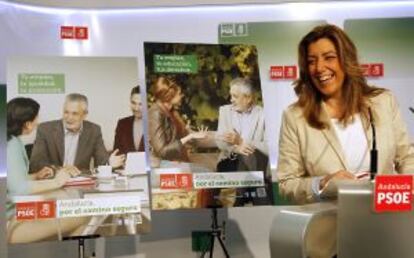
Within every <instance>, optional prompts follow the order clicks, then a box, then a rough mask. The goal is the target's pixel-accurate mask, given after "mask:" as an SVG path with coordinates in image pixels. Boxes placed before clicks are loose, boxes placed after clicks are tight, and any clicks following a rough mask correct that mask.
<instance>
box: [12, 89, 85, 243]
mask: <svg viewBox="0 0 414 258" xmlns="http://www.w3.org/2000/svg"><path fill="white" fill-rule="evenodd" d="M39 108H40V105H39V104H38V103H37V102H36V101H35V100H33V99H31V98H21V97H19V98H14V99H12V100H10V101H9V102H8V103H7V170H8V176H7V192H8V195H9V197H10V198H11V199H14V198H17V197H18V196H21V195H29V194H36V193H43V192H46V191H50V190H57V189H59V188H62V187H63V185H64V184H65V183H66V182H67V181H68V180H69V179H70V178H71V175H70V172H69V171H67V170H65V169H61V170H59V171H57V172H56V175H55V176H54V178H53V179H47V178H49V177H51V176H52V175H53V171H52V170H51V169H50V168H43V169H42V170H40V171H39V172H37V173H33V174H30V175H29V174H28V172H29V159H28V157H27V154H26V150H25V148H24V145H23V142H22V141H21V139H20V136H22V135H29V134H30V133H32V131H33V130H35V129H36V127H37V123H38V122H37V120H38V114H39ZM14 211H15V205H14V204H13V203H12V202H11V201H8V202H7V213H8V214H7V215H8V241H9V243H29V242H34V241H40V240H43V239H46V238H50V237H52V236H57V232H58V230H60V231H61V232H62V233H70V232H78V233H80V231H77V229H78V228H79V229H80V228H81V227H82V226H83V225H86V218H85V217H83V218H64V219H60V221H59V223H57V222H56V221H54V220H33V221H17V220H16V217H15V214H14V213H13V212H14ZM58 227H59V229H58ZM30 232H31V233H30ZM75 234H76V233H75Z"/></svg>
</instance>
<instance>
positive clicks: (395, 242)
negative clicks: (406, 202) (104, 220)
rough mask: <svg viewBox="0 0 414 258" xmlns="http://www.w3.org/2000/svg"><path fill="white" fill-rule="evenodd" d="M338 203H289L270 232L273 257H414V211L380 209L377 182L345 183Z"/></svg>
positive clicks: (280, 212)
mask: <svg viewBox="0 0 414 258" xmlns="http://www.w3.org/2000/svg"><path fill="white" fill-rule="evenodd" d="M338 187H339V191H338V201H337V202H322V203H314V204H308V205H302V206H284V207H281V208H280V211H279V212H278V213H277V215H276V216H275V218H274V219H273V223H272V228H271V230H270V243H269V244H270V253H271V257H272V258H299V257H300V258H307V257H311V258H332V256H333V255H334V254H338V258H394V257H395V258H413V257H414V242H413V240H414V212H412V211H411V212H399V213H375V212H374V211H373V199H374V194H373V189H374V185H373V183H371V182H359V183H357V184H355V183H350V182H341V183H340V184H339V185H338Z"/></svg>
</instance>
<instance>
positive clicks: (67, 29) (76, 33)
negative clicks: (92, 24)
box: [60, 26, 89, 40]
mask: <svg viewBox="0 0 414 258" xmlns="http://www.w3.org/2000/svg"><path fill="white" fill-rule="evenodd" d="M88 37H89V32H88V27H83V26H60V38H61V39H79V40H87V39H88Z"/></svg>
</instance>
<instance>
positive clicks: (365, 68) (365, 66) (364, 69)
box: [361, 64, 370, 77]
mask: <svg viewBox="0 0 414 258" xmlns="http://www.w3.org/2000/svg"><path fill="white" fill-rule="evenodd" d="M361 68H362V75H364V76H366V77H367V76H369V75H370V70H369V64H362V65H361Z"/></svg>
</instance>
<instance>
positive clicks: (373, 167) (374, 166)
mask: <svg viewBox="0 0 414 258" xmlns="http://www.w3.org/2000/svg"><path fill="white" fill-rule="evenodd" d="M368 113H369V123H370V124H371V128H372V149H371V151H370V157H371V160H370V177H371V180H372V179H375V176H376V174H377V172H378V150H377V139H376V134H375V126H374V119H373V116H372V112H371V109H370V108H368Z"/></svg>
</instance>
